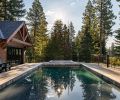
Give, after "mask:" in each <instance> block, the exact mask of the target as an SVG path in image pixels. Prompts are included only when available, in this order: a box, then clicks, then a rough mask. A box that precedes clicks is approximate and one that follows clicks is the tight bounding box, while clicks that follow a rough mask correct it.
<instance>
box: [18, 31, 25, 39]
mask: <svg viewBox="0 0 120 100" xmlns="http://www.w3.org/2000/svg"><path fill="white" fill-rule="evenodd" d="M19 34H20V37H21V38H22V40H24V39H23V36H22V33H21V30H20V31H19Z"/></svg>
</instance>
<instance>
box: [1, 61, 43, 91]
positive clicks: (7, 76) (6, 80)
mask: <svg viewBox="0 0 120 100" xmlns="http://www.w3.org/2000/svg"><path fill="white" fill-rule="evenodd" d="M40 65H42V63H26V64H22V65H18V66H15V67H12V68H11V70H10V71H7V72H2V73H0V89H3V88H5V87H6V86H8V85H10V84H12V83H14V82H15V81H17V80H19V79H20V78H22V77H24V76H26V75H27V74H30V73H31V72H33V71H35V70H36V69H38V68H39V66H40Z"/></svg>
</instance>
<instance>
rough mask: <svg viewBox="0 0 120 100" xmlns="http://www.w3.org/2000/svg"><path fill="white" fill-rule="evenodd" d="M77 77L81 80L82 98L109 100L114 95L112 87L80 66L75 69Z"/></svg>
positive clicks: (113, 97) (86, 99) (85, 99)
mask: <svg viewBox="0 0 120 100" xmlns="http://www.w3.org/2000/svg"><path fill="white" fill-rule="evenodd" d="M76 75H77V78H78V79H79V81H81V82H82V85H81V87H82V88H83V91H84V92H83V97H84V100H88V98H89V100H110V99H115V98H116V96H115V95H114V94H113V93H112V87H111V86H110V85H108V84H106V83H105V82H104V81H102V80H101V79H99V78H98V77H96V76H95V75H93V74H92V73H90V72H88V71H86V70H85V69H83V68H82V67H81V68H80V70H77V71H76Z"/></svg>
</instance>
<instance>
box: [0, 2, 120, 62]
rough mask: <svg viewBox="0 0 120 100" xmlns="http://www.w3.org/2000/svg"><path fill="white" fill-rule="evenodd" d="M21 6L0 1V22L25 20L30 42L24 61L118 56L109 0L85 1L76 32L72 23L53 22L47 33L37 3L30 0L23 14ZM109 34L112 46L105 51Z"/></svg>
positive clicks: (119, 50)
mask: <svg viewBox="0 0 120 100" xmlns="http://www.w3.org/2000/svg"><path fill="white" fill-rule="evenodd" d="M119 1H120V0H116V1H115V2H119ZM24 6H25V5H24V2H23V0H1V1H0V20H1V21H5V20H9V21H17V20H20V19H21V18H23V17H25V18H26V20H27V25H28V27H29V32H30V35H31V41H32V43H33V46H32V47H31V48H29V49H27V51H26V57H27V60H28V62H40V61H49V60H53V59H57V60H58V59H65V60H69V59H72V60H79V61H85V62H90V61H91V57H92V56H93V55H99V56H105V55H107V54H108V53H110V54H111V55H113V54H114V56H117V57H120V29H118V30H112V27H113V26H114V25H115V22H114V20H115V19H116V18H117V17H116V15H115V14H114V11H113V9H112V7H113V4H112V2H111V0H88V3H87V5H86V8H85V11H84V13H83V18H82V27H81V29H80V31H78V32H77V31H75V29H74V24H73V22H72V21H71V22H70V23H69V24H67V25H66V24H65V23H63V22H62V20H60V19H58V20H56V21H55V22H54V24H53V27H52V28H51V30H50V31H48V29H47V25H48V22H47V21H46V16H45V12H44V9H43V7H42V5H41V2H40V1H39V0H34V1H33V3H32V7H31V8H30V9H29V11H26V9H25V7H24ZM118 13H119V11H118ZM25 15H26V16H25ZM118 23H119V22H118ZM75 33H77V35H75ZM113 35H115V42H116V43H115V44H114V45H112V49H111V50H108V49H107V48H106V42H107V39H108V37H109V36H113Z"/></svg>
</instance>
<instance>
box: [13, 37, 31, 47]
mask: <svg viewBox="0 0 120 100" xmlns="http://www.w3.org/2000/svg"><path fill="white" fill-rule="evenodd" d="M12 41H14V42H17V43H20V44H24V45H27V46H32V44H30V43H27V42H25V41H21V40H18V39H16V38H12Z"/></svg>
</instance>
